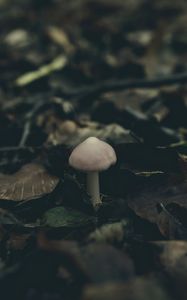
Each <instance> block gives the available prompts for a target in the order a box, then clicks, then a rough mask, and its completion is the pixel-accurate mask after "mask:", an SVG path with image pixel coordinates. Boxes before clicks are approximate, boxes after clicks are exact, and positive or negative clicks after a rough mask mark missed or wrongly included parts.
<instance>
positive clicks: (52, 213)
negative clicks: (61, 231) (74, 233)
mask: <svg viewBox="0 0 187 300" xmlns="http://www.w3.org/2000/svg"><path fill="white" fill-rule="evenodd" d="M94 221H95V219H94V217H91V216H89V215H86V214H84V213H82V212H80V211H78V210H72V209H67V208H65V207H62V206H59V207H55V208H52V209H50V210H48V211H47V212H46V213H45V214H44V215H43V217H42V219H41V223H42V225H44V226H49V227H55V228H57V227H77V226H84V225H87V224H89V223H93V222H94Z"/></svg>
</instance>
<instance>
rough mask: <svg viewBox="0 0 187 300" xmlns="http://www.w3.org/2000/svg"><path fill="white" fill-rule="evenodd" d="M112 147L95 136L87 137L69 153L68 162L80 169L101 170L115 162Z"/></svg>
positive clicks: (88, 170)
mask: <svg viewBox="0 0 187 300" xmlns="http://www.w3.org/2000/svg"><path fill="white" fill-rule="evenodd" d="M116 160H117V158H116V154H115V151H114V149H113V148H112V147H111V146H110V145H109V144H107V143H106V142H103V141H101V140H99V139H98V138H96V137H89V138H87V139H86V140H85V141H84V142H83V143H81V144H79V145H78V146H77V147H76V148H75V149H74V150H73V151H72V153H71V155H70V158H69V164H70V166H72V167H73V168H75V169H78V170H81V171H87V172H92V171H95V172H96V171H103V170H107V169H108V168H109V167H110V166H111V165H113V164H115V163H116Z"/></svg>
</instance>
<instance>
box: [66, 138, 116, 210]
mask: <svg viewBox="0 0 187 300" xmlns="http://www.w3.org/2000/svg"><path fill="white" fill-rule="evenodd" d="M116 160H117V158H116V154H115V151H114V149H113V148H112V147H111V146H110V145H109V144H107V143H106V142H103V141H101V140H99V139H98V138H96V137H89V138H87V139H86V140H85V141H84V142H83V143H81V144H79V145H78V146H77V147H76V148H75V149H74V150H73V151H72V153H71V155H70V158H69V164H70V166H71V167H73V168H75V169H77V170H80V171H85V172H87V192H88V194H89V195H90V196H91V199H92V203H93V206H94V207H97V206H99V205H100V204H101V203H102V202H101V199H100V192H99V172H100V171H104V170H107V169H108V168H109V167H110V166H111V165H113V164H115V163H116Z"/></svg>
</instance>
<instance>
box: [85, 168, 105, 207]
mask: <svg viewBox="0 0 187 300" xmlns="http://www.w3.org/2000/svg"><path fill="white" fill-rule="evenodd" d="M87 192H88V194H89V195H90V196H91V200H92V203H93V206H94V207H96V206H98V205H100V204H101V203H102V202H101V199H100V192H99V173H98V172H97V171H96V172H88V173H87Z"/></svg>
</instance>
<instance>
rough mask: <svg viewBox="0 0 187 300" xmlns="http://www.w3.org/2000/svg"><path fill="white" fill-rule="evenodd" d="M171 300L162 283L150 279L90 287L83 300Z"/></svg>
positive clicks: (86, 289) (85, 290)
mask: <svg viewBox="0 0 187 300" xmlns="http://www.w3.org/2000/svg"><path fill="white" fill-rule="evenodd" d="M114 299H117V300H150V299H152V300H158V299H159V300H169V299H171V298H170V297H169V296H168V294H167V291H166V290H165V289H164V288H163V287H162V286H161V283H160V282H159V281H157V280H154V279H149V278H145V277H143V278H140V277H139V278H136V279H135V280H131V281H128V282H127V283H126V282H124V283H106V284H102V285H88V286H87V287H86V288H85V289H84V292H83V297H82V300H114Z"/></svg>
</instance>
